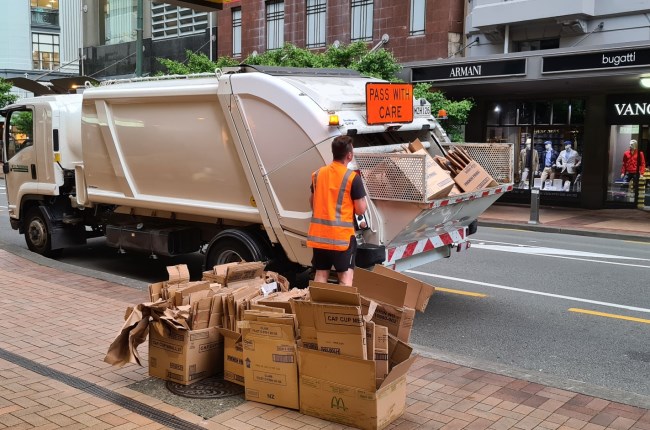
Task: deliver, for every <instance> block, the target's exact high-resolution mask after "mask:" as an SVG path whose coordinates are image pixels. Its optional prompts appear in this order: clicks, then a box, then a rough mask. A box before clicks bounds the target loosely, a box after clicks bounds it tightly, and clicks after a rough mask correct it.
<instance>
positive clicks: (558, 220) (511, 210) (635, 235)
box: [479, 203, 650, 242]
mask: <svg viewBox="0 0 650 430" xmlns="http://www.w3.org/2000/svg"><path fill="white" fill-rule="evenodd" d="M530 220H531V211H530V206H529V205H514V204H498V203H497V204H494V205H492V206H490V207H489V208H488V209H487V210H486V211H485V212H484V213H483V214H482V215H481V216H480V217H479V225H483V226H488V227H508V228H520V229H526V230H535V231H545V232H550V233H567V234H577V235H582V236H594V237H603V238H612V239H623V240H636V241H641V242H650V211H645V210H641V209H598V210H589V209H575V208H563V207H551V206H542V207H541V208H540V211H539V223H538V224H531V223H529V221H530Z"/></svg>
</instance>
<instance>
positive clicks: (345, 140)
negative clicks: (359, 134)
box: [332, 136, 352, 163]
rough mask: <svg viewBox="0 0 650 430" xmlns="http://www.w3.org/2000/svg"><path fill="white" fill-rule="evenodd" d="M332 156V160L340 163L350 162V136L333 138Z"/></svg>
mask: <svg viewBox="0 0 650 430" xmlns="http://www.w3.org/2000/svg"><path fill="white" fill-rule="evenodd" d="M332 155H333V156H334V160H336V161H339V162H341V163H343V162H345V163H349V162H350V161H352V138H351V137H350V136H337V137H335V138H334V140H333V141H332ZM348 158H349V159H348Z"/></svg>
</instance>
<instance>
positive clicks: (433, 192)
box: [408, 139, 455, 200]
mask: <svg viewBox="0 0 650 430" xmlns="http://www.w3.org/2000/svg"><path fill="white" fill-rule="evenodd" d="M408 149H409V152H411V153H412V154H424V155H425V157H424V161H425V167H426V181H427V200H432V199H438V198H441V197H445V196H447V195H448V194H449V192H450V191H451V189H452V188H453V187H454V184H455V183H454V180H453V179H452V178H451V175H450V174H449V172H448V171H446V170H445V169H443V168H442V167H440V166H439V165H438V163H436V162H435V161H434V160H433V157H431V155H429V153H428V152H427V150H426V149H425V148H424V146H423V145H422V142H420V140H419V139H415V140H414V141H413V142H411V143H410V144H409V146H408Z"/></svg>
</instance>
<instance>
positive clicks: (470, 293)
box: [436, 287, 487, 297]
mask: <svg viewBox="0 0 650 430" xmlns="http://www.w3.org/2000/svg"><path fill="white" fill-rule="evenodd" d="M436 291H442V292H443V293H451V294H460V295H461V296H471V297H487V294H481V293H473V292H471V291H461V290H452V289H449V288H442V287H436Z"/></svg>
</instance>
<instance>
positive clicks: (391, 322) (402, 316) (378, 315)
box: [362, 301, 415, 342]
mask: <svg viewBox="0 0 650 430" xmlns="http://www.w3.org/2000/svg"><path fill="white" fill-rule="evenodd" d="M369 304H370V302H369V301H367V302H363V303H362V307H363V309H364V310H365V309H366V308H367V306H368V305H369ZM376 304H377V307H376V309H375V312H374V314H373V317H372V321H373V322H374V323H375V324H377V325H382V326H384V327H386V328H387V329H388V333H390V334H392V335H393V336H395V337H397V338H398V339H399V340H401V341H402V342H408V341H409V339H410V338H411V330H412V329H413V320H414V319H415V309H411V308H407V307H397V306H394V305H390V304H388V303H382V302H379V301H377V302H376Z"/></svg>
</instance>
